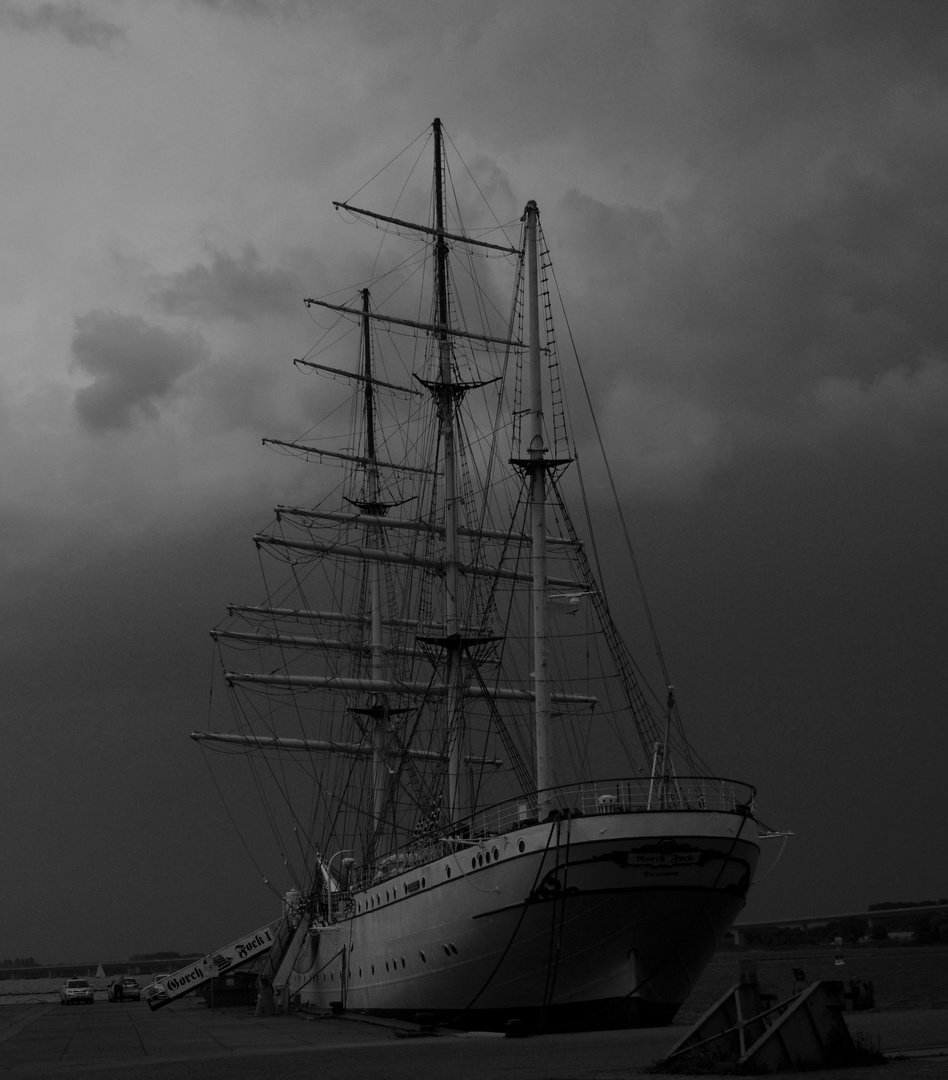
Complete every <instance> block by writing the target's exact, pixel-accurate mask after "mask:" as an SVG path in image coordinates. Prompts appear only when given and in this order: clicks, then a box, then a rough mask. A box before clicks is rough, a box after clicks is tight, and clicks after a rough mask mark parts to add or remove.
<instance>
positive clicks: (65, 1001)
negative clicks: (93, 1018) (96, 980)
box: [59, 979, 95, 1005]
mask: <svg viewBox="0 0 948 1080" xmlns="http://www.w3.org/2000/svg"><path fill="white" fill-rule="evenodd" d="M94 995H95V991H94V990H93V989H92V986H91V985H90V984H89V982H88V981H87V980H86V979H67V980H66V981H65V982H64V983H63V984H62V986H61V987H60V988H59V1004H60V1005H82V1004H87V1005H94V1004H95V996H94Z"/></svg>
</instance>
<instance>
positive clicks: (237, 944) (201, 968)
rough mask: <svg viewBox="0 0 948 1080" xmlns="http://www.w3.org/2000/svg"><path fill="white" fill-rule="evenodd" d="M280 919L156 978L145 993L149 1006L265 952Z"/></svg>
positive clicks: (155, 1006)
mask: <svg viewBox="0 0 948 1080" xmlns="http://www.w3.org/2000/svg"><path fill="white" fill-rule="evenodd" d="M282 921H283V920H282V919H277V920H276V922H272V923H268V924H267V925H266V926H261V927H260V929H259V930H254V931H253V933H252V934H248V935H247V936H246V937H242V938H238V939H237V940H236V941H232V942H231V943H230V944H229V945H225V946H224V948H223V949H218V950H217V952H215V953H212V954H210V955H209V956H204V957H202V958H201V959H200V960H197V961H195V962H193V963H191V964H188V966H187V967H183V968H181V970H180V971H175V972H172V974H171V975H165V976H163V977H162V978H159V979H156V980H155V982H154V984H153V985H154V987H155V990H154V991H153V992H152V993H151V994H149V995H148V1004H149V1006H150V1007H151V1008H152V1009H160V1008H161V1007H162V1005H167V1004H168V1002H169V1001H173V1000H174V999H175V998H179V997H182V996H183V995H184V994H187V993H188V992H189V991H190V990H194V989H195V987H198V986H201V985H202V984H203V983H206V982H207V981H208V980H209V979H216V978H217V976H218V975H223V974H225V973H226V972H228V971H230V970H231V969H232V968H236V967H240V965H241V964H245V963H246V962H247V961H248V960H252V959H253V958H254V957H255V956H259V955H260V953H263V952H269V950H270V949H272V948H273V946H274V945H275V944H276V942H277V932H278V930H279V927H280V923H281V922H282ZM146 992H147V991H146Z"/></svg>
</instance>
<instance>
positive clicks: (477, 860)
mask: <svg viewBox="0 0 948 1080" xmlns="http://www.w3.org/2000/svg"><path fill="white" fill-rule="evenodd" d="M517 850H518V851H519V852H520V854H521V855H522V854H523V853H524V852H525V851H526V850H527V845H526V844H525V843H524V842H523V841H522V840H518V841H517ZM491 859H493V860H494V862H499V861H500V852H499V851H498V850H497V848H491V850H490V851H488V852H483V851H479V852H478V853H477V854H476V855H472V856H471V869H472V870H476V869H477V868H478V867H479V866H483V865H484V863H485V862H486V863H487V864H488V865H490V861H491ZM444 875H445V877H450V876H451V864H450V863H446V864H445V867H444Z"/></svg>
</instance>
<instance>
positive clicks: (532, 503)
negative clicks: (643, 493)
mask: <svg viewBox="0 0 948 1080" xmlns="http://www.w3.org/2000/svg"><path fill="white" fill-rule="evenodd" d="M539 216H540V215H539V210H538V209H537V204H536V203H535V202H534V201H533V200H531V201H530V202H528V203H527V206H526V209H525V210H524V223H525V224H524V240H525V245H526V261H527V329H528V333H527V340H528V345H529V350H528V354H527V360H528V365H529V373H530V379H529V388H530V405H529V427H528V435H529V440H530V441H529V444H528V447H527V458H526V460H524V461H522V462H519V463H518V464H522V466H523V467H524V468H525V470H526V473H527V481H528V496H527V499H528V505H529V508H530V533H531V573H532V578H533V582H532V587H531V593H532V596H531V599H532V609H533V694H534V725H535V732H534V735H535V739H536V784H537V810H538V813H539V816H540V818H541V820H542V819H543V818H545V817H546V816H547V814H548V813H549V811H550V809H551V807H552V803H551V802H550V788H551V787H552V763H551V755H550V745H549V741H550V712H551V695H550V681H549V665H548V647H547V622H548V616H547V603H548V601H547V588H548V584H547V540H546V497H547V496H546V488H547V482H546V470H547V469H548V468H549V467H550V466H551V465H552V464H553V463H552V462H551V461H549V460H548V458H547V449H546V446H545V444H544V437H543V384H542V379H541V368H540V295H539V294H540V288H539V265H538V264H539V258H538V254H537V230H538V222H539Z"/></svg>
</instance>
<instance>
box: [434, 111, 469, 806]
mask: <svg viewBox="0 0 948 1080" xmlns="http://www.w3.org/2000/svg"><path fill="white" fill-rule="evenodd" d="M432 127H433V129H434V182H435V242H434V248H435V293H436V308H435V323H436V324H437V325H438V326H439V327H440V329H439V331H438V383H437V388H436V394H437V400H438V407H439V420H440V423H441V437H442V445H443V447H444V585H445V599H444V621H445V636H444V643H443V644H444V649H445V667H446V670H445V680H444V681H445V684H446V685H447V687H448V696H447V702H446V710H447V712H446V716H447V738H448V759H449V760H448V815H449V817H450V819H451V820H454V819H455V818H457V817H458V816H459V815H460V804H461V791H460V787H461V765H462V757H463V747H462V743H463V739H464V731H463V722H462V721H463V714H462V712H461V709H460V693H459V690H460V680H461V637H460V620H459V596H458V582H459V577H460V574H459V565H460V559H459V552H458V505H457V455H456V446H455V432H454V419H455V412H456V400H455V399H456V395H457V392H458V390H457V388H456V387H455V386H454V371H453V346H452V341H451V334H450V332H449V330H448V318H449V311H448V242H447V239H446V238H445V234H444V169H443V164H442V140H441V121H440V120H439V119H437V118H436V119H435V121H434V123H433V125H432Z"/></svg>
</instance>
